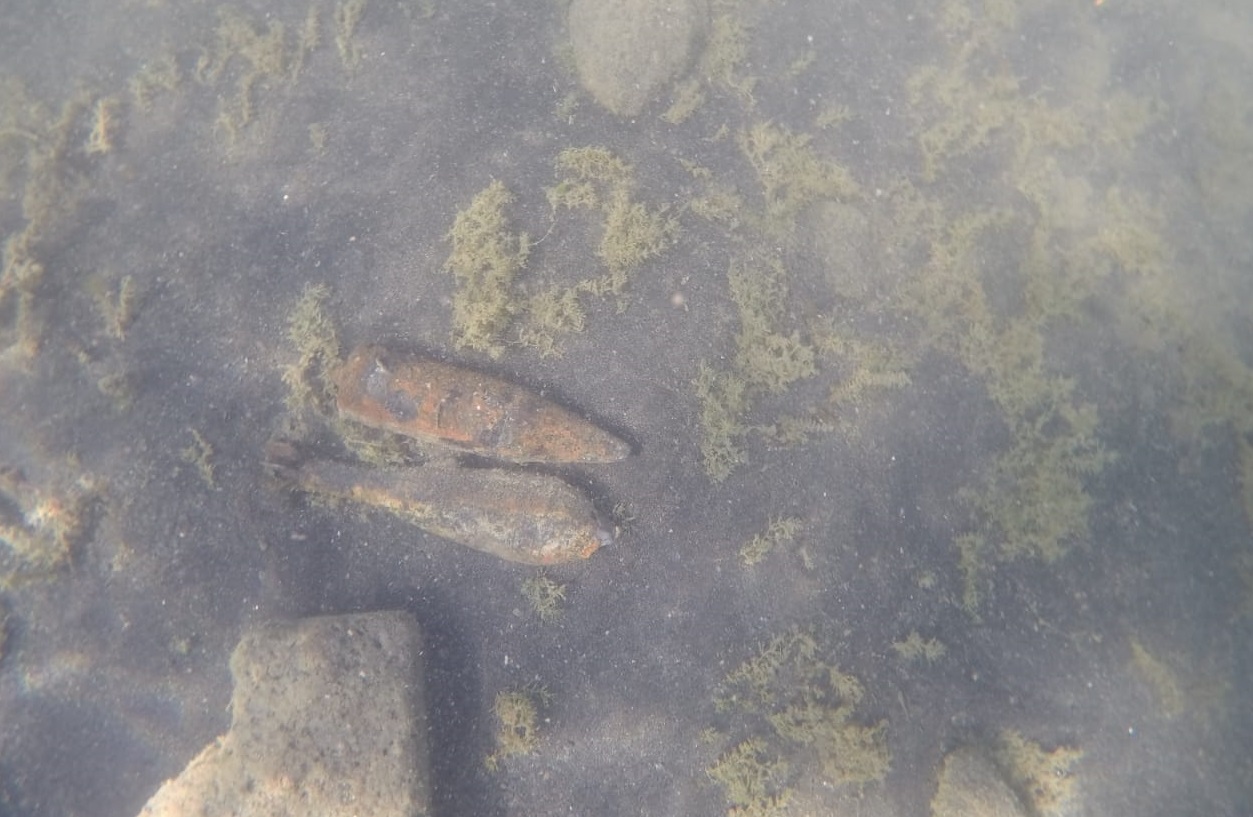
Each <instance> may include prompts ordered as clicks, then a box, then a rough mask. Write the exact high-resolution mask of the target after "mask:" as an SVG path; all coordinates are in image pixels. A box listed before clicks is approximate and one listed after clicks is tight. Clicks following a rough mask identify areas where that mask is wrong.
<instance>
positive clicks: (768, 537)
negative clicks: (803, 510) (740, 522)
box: [740, 516, 802, 567]
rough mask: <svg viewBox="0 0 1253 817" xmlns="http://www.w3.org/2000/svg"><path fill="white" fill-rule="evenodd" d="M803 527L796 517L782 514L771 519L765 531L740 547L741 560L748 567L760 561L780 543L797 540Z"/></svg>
mask: <svg viewBox="0 0 1253 817" xmlns="http://www.w3.org/2000/svg"><path fill="white" fill-rule="evenodd" d="M801 527H802V522H801V520H799V519H797V518H795V517H782V516H781V517H778V518H775V519H771V520H770V524H769V525H767V526H766V529H765V530H764V531H762V532H761V533H759V534H757V535H756V536H754V537H753V538H752V539H749V540H748V541H747V542H745V543H744V545H743V546H742V547H741V548H740V561H741V562H743V563H744V565H745V566H747V567H751V566H752V565H755V564H758V563H760V562H761V560H762V559H765V558H766V556H767V555H768V554H769V553H770V551H772V550H774V549H775V548H776V547H778V546H779V545H785V544H788V543H790V542H792V541H793V540H795V539H796V534H797V533H799V532H800V530H801Z"/></svg>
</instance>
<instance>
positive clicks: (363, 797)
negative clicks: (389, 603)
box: [141, 612, 430, 817]
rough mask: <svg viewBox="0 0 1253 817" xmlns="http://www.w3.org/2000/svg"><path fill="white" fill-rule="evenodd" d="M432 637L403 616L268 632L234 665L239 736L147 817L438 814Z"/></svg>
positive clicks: (277, 627) (154, 803)
mask: <svg viewBox="0 0 1253 817" xmlns="http://www.w3.org/2000/svg"><path fill="white" fill-rule="evenodd" d="M421 655H422V633H421V630H419V628H418V625H417V623H416V622H414V620H413V619H412V617H410V616H409V615H407V614H405V613H399V612H394V613H366V614H360V615H347V616H328V617H322V618H311V619H304V620H302V621H296V622H291V623H282V624H270V625H266V626H264V627H262V628H260V629H258V630H256V631H254V632H252V633H250V634H248V635H246V636H245V637H244V638H243V639H242V640H241V641H240V642H239V645H238V646H237V647H236V648H235V652H234V654H233V655H232V656H231V674H232V675H233V676H234V679H235V689H234V693H233V695H232V697H231V713H232V717H231V728H230V731H229V732H227V733H226V734H225V735H223V736H222V737H220V738H218V739H217V740H215V741H214V742H213V743H212V744H210V745H209V746H208V747H207V748H205V750H204V751H202V752H201V753H200V754H199V755H198V756H197V757H196V758H195V759H194V760H192V762H191V763H190V764H189V765H188V766H187V768H186V769H185V770H183V773H182V774H180V775H179V776H178V777H176V778H174V779H173V780H169V781H166V783H165V784H164V785H163V786H162V787H161V788H160V790H159V791H158V792H157V793H156V794H155V795H154V796H153V797H152V799H151V800H149V801H148V804H147V805H146V806H144V809H143V811H142V812H141V815H142V817H174V815H180V817H185V816H186V815H190V814H195V815H200V816H202V817H217V816H218V815H221V817H228V815H229V816H230V817H296V815H301V816H302V817H303V815H311V814H316V815H319V817H341V816H342V817H349V815H370V817H385V815H396V817H412V815H419V814H427V813H429V811H430V783H429V768H428V767H429V755H428V751H427V743H426V732H427V728H426V709H425V704H424V701H423V684H422V663H421Z"/></svg>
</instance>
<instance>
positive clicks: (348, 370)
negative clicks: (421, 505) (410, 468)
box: [335, 345, 631, 463]
mask: <svg viewBox="0 0 1253 817" xmlns="http://www.w3.org/2000/svg"><path fill="white" fill-rule="evenodd" d="M335 384H336V388H337V397H336V402H337V406H338V409H339V412H340V414H342V415H343V416H345V417H348V418H351V419H353V420H356V421H357V422H360V423H364V424H365V425H369V426H373V427H376V428H382V429H386V430H388V431H392V432H395V433H397V434H404V435H406V436H409V437H414V438H416V439H419V440H424V441H428V442H435V443H439V444H441V445H445V446H449V447H453V448H456V449H458V450H461V451H466V452H469V453H473V454H478V455H480V456H483V457H489V458H492V459H498V460H504V461H506V462H515V463H605V462H616V461H618V460H621V459H625V458H626V457H627V456H629V455H630V453H631V449H630V446H628V445H627V444H626V443H625V442H623V441H622V440H620V439H618V438H617V437H615V436H614V435H613V434H610V433H609V432H607V431H605V430H603V429H601V428H599V427H597V426H596V425H594V424H593V423H591V422H589V421H588V420H586V419H584V418H582V417H580V416H579V415H577V414H575V413H574V412H572V411H569V410H567V409H565V408H563V407H561V406H559V405H557V404H556V403H553V402H552V401H551V400H547V399H545V398H543V397H541V396H539V395H538V394H536V393H535V392H532V391H530V390H528V389H526V388H523V387H522V386H519V385H516V384H514V383H510V382H508V381H505V380H501V379H500V378H497V377H492V376H490V375H486V374H483V373H481V372H476V371H474V370H472V369H465V368H462V367H460V366H452V365H449V364H447V363H442V362H440V361H438V360H432V359H430V358H426V357H420V356H416V355H402V354H398V353H393V352H390V351H388V350H386V349H384V348H382V347H380V346H374V345H367V346H360V347H358V348H357V349H355V350H354V351H353V352H352V354H351V355H349V356H348V360H347V361H345V362H344V364H343V365H342V366H341V367H340V368H339V369H338V370H337V372H336V373H335Z"/></svg>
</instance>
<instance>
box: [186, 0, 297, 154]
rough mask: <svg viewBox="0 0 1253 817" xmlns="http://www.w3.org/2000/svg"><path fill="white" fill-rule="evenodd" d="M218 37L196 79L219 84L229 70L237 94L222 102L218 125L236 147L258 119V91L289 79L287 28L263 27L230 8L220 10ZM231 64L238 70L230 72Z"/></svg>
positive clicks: (198, 67)
mask: <svg viewBox="0 0 1253 817" xmlns="http://www.w3.org/2000/svg"><path fill="white" fill-rule="evenodd" d="M216 35H217V39H216V42H215V43H214V46H213V47H212V48H211V49H208V50H206V51H205V52H204V54H203V55H202V56H201V58H200V60H199V61H198V62H197V64H196V69H195V76H196V78H197V79H198V80H199V81H200V82H202V83H204V84H206V85H216V84H217V83H218V82H219V81H220V80H221V79H222V78H223V77H224V76H227V72H228V71H230V72H231V75H232V76H233V77H234V81H235V94H234V96H233V97H232V98H228V99H224V100H223V103H222V107H221V110H220V111H219V113H218V118H217V121H216V122H215V126H216V128H217V129H218V130H219V131H220V132H221V133H222V134H223V135H224V136H225V138H226V141H227V143H228V144H234V142H235V141H236V140H237V139H238V138H239V136H240V133H241V132H242V131H243V129H244V128H246V127H247V126H248V125H250V124H251V123H252V122H253V120H254V119H255V117H256V95H257V93H258V91H259V89H261V88H263V87H264V86H265V85H266V84H268V83H272V82H278V81H283V80H287V79H289V78H290V77H289V75H288V73H287V69H286V66H287V61H288V54H287V47H286V43H285V41H284V40H285V34H284V27H283V24H282V23H281V22H279V21H278V20H274V19H271V20H270V21H269V22H268V24H267V25H266V26H265V27H264V28H262V27H261V26H259V25H254V23H253V20H252V19H250V18H249V17H248V16H247V15H246V14H244V13H243V12H241V11H239V10H238V9H234V8H231V7H229V6H227V7H223V8H220V9H219V10H218V26H217V30H216ZM232 63H236V64H238V65H239V68H238V69H231V68H230V67H229V66H230V65H231V64H232Z"/></svg>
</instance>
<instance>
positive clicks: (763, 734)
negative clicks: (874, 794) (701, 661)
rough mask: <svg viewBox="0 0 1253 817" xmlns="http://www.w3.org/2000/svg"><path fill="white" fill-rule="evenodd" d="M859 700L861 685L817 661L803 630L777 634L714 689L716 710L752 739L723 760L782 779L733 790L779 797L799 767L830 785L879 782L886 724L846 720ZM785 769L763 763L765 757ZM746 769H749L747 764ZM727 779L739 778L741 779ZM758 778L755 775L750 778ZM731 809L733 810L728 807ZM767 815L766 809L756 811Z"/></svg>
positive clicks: (758, 798) (886, 757) (763, 800)
mask: <svg viewBox="0 0 1253 817" xmlns="http://www.w3.org/2000/svg"><path fill="white" fill-rule="evenodd" d="M864 696H865V689H864V688H863V686H862V684H861V682H860V681H859V680H858V679H857V678H855V677H853V676H852V675H849V674H847V673H844V672H841V671H840V670H839V668H837V667H835V666H834V665H831V664H828V663H826V662H825V661H823V660H822V658H821V657H820V656H819V648H818V644H817V642H816V641H815V640H814V639H813V638H812V637H811V636H809V635H806V634H803V633H790V634H787V635H781V636H777V637H776V638H774V639H772V640H771V641H770V642H769V643H768V644H766V645H765V646H764V647H763V648H762V649H761V651H760V652H759V653H758V654H757V655H755V656H753V657H752V658H750V659H748V660H747V661H745V662H744V663H742V664H741V665H740V666H738V667H737V668H736V669H734V670H732V671H731V672H730V673H729V674H728V675H727V677H726V678H725V679H724V681H723V682H722V684H721V685H720V686H719V688H718V691H717V693H716V695H715V698H714V704H715V706H716V708H717V709H718V710H719V711H720V712H723V713H725V714H728V715H731V716H733V717H735V718H736V719H737V720H738V721H739V722H740V727H741V728H744V729H747V730H748V731H749V732H750V733H751V734H752V735H753V737H752V738H750V739H749V741H746V742H745V744H741V747H744V746H746V747H747V748H746V749H741V747H737V748H736V749H735V750H732V752H731V753H728V755H727V756H726V757H728V758H738V759H739V760H740V761H754V760H756V761H758V762H757V766H758V767H764V768H772V769H776V770H777V769H779V768H782V769H783V770H784V771H783V776H784V778H786V779H783V780H779V781H777V782H775V783H773V784H771V785H770V786H768V787H767V786H763V785H757V786H756V787H749V788H744V786H743V784H741V787H740V788H738V789H732V788H731V787H729V786H728V788H727V791H728V800H730V794H731V793H732V792H733V791H734V792H736V793H738V794H739V795H740V796H741V797H744V798H746V799H747V794H753V793H756V794H755V797H754V798H753V802H755V803H758V804H767V803H768V802H769V801H770V800H772V799H773V798H776V797H779V798H786V791H787V789H786V784H787V782H789V780H790V778H789V777H788V772H787V771H786V770H787V769H788V768H801V769H803V770H808V771H809V772H810V773H812V774H817V775H820V777H821V779H822V780H823V781H824V782H826V783H829V784H831V785H854V786H861V785H866V784H869V783H872V782H875V781H878V780H882V779H883V777H884V775H886V774H887V770H888V767H889V765H890V763H891V753H890V752H889V751H888V747H887V741H886V729H887V726H886V722H883V721H880V722H878V723H875V724H871V725H866V724H863V723H860V722H859V719H856V718H855V717H854V716H855V714H856V710H857V707H858V706H859V704H860V703H861V701H862V699H863V698H864ZM772 755H773V756H774V757H775V758H777V759H780V760H783V761H786V762H787V765H786V766H782V767H780V766H779V765H778V764H770V763H766V762H764V761H763V758H765V759H768V758H770V757H771V756H772ZM749 768H750V769H751V768H753V766H752V765H751V763H750V764H749ZM733 779H739V780H741V781H742V780H743V779H745V775H744V774H742V773H741V774H739V775H737V776H736V777H734V778H733ZM747 779H750V780H751V779H758V780H760V779H762V778H761V775H760V773H758V775H757V777H756V778H752V777H748V778H747ZM732 805H736V804H735V803H734V802H733V803H732ZM763 813H770V812H763Z"/></svg>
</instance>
